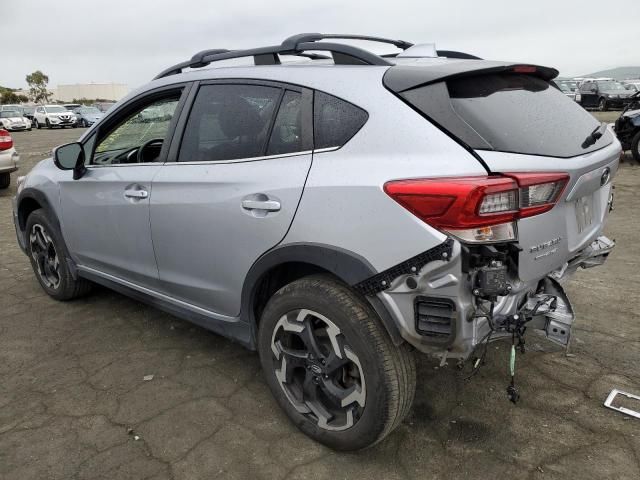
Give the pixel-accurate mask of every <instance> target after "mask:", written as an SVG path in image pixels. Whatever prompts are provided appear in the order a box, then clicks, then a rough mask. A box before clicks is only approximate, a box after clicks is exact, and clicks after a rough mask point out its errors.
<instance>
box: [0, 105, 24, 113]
mask: <svg viewBox="0 0 640 480" xmlns="http://www.w3.org/2000/svg"><path fill="white" fill-rule="evenodd" d="M4 110H12V111H14V112H20V115H23V114H24V107H23V106H22V105H13V104H7V105H0V112H2V111H4Z"/></svg>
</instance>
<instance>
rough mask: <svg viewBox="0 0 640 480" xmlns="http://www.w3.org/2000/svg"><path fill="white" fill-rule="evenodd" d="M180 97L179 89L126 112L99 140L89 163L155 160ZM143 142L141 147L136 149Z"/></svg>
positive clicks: (110, 163) (102, 163)
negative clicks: (120, 120)
mask: <svg viewBox="0 0 640 480" xmlns="http://www.w3.org/2000/svg"><path fill="white" fill-rule="evenodd" d="M179 99H180V94H179V93H176V94H173V95H172V96H170V97H168V98H162V99H156V100H154V101H153V102H151V103H148V104H146V105H145V106H143V107H141V108H139V109H138V110H136V111H135V112H134V113H133V114H129V115H127V116H126V117H125V118H124V119H123V121H122V122H121V123H120V124H118V125H117V126H116V127H115V128H114V129H112V130H111V131H110V132H109V133H108V134H107V135H106V136H105V137H102V138H101V139H100V140H99V142H98V145H97V146H96V150H95V154H94V156H93V161H92V162H91V163H93V164H98V165H112V164H113V165H115V164H121V163H138V162H143V163H147V162H153V161H155V160H156V159H157V158H158V157H159V156H160V151H161V150H162V144H163V142H164V140H165V138H166V137H167V132H168V130H169V124H170V123H171V119H172V118H173V114H174V113H175V110H176V107H177V106H178V101H179ZM154 140H155V141H154ZM143 146H144V150H143V151H139V150H140V148H141V147H143Z"/></svg>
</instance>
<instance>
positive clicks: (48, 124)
mask: <svg viewBox="0 0 640 480" xmlns="http://www.w3.org/2000/svg"><path fill="white" fill-rule="evenodd" d="M44 123H45V124H46V125H47V128H48V129H49V130H51V128H52V127H51V122H49V119H48V118H45V120H44Z"/></svg>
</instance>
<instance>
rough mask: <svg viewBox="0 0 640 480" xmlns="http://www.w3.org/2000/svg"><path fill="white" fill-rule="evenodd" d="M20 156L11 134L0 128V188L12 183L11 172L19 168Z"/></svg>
mask: <svg viewBox="0 0 640 480" xmlns="http://www.w3.org/2000/svg"><path fill="white" fill-rule="evenodd" d="M19 161H20V156H19V155H18V152H16V149H15V148H13V139H12V138H11V134H10V133H9V132H8V131H6V130H4V129H2V128H0V189H4V188H7V187H8V186H9V185H10V184H11V173H12V172H15V171H16V170H18V162H19Z"/></svg>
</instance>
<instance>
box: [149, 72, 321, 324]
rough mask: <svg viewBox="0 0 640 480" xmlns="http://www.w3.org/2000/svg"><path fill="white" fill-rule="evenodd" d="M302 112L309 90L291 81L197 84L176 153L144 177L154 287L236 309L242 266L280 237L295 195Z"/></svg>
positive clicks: (305, 153) (305, 163) (303, 161)
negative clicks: (149, 179) (148, 186)
mask: <svg viewBox="0 0 640 480" xmlns="http://www.w3.org/2000/svg"><path fill="white" fill-rule="evenodd" d="M311 108H312V95H311V92H310V91H308V90H305V89H300V88H296V87H289V86H281V85H278V84H268V83H264V82H262V83H255V82H254V83H249V82H248V83H242V84H230V83H226V84H222V83H212V84H206V85H202V86H200V88H199V90H198V93H197V96H196V98H195V100H194V104H193V107H192V109H191V112H190V114H189V118H188V120H187V122H186V127H185V129H184V134H183V137H182V143H181V145H180V148H179V151H176V158H174V159H171V158H169V159H168V162H167V163H166V164H165V166H164V167H162V169H161V170H160V172H159V173H158V175H157V176H156V177H155V178H154V180H153V196H152V198H151V228H152V238H153V244H154V247H155V251H156V257H157V261H158V270H159V275H160V281H161V285H162V288H163V292H164V293H166V294H168V295H171V296H172V297H174V298H177V299H179V300H182V301H186V302H188V303H190V304H192V305H195V306H197V307H200V308H204V309H206V310H209V311H213V312H215V313H217V314H219V315H223V316H229V317H234V316H237V315H238V314H239V312H240V296H241V295H240V294H241V291H242V286H243V282H244V279H245V276H246V274H247V272H248V271H249V268H250V267H251V265H252V264H253V263H254V262H255V261H256V260H257V259H258V258H259V257H260V256H261V255H262V254H263V253H264V252H266V251H267V250H269V249H270V248H272V247H274V246H275V245H277V244H278V243H279V242H280V241H281V240H282V238H284V236H285V234H286V232H287V230H288V228H289V226H290V225H291V222H292V220H293V217H294V214H295V211H296V208H297V206H298V202H299V201H300V197H301V195H302V190H303V188H304V183H305V179H306V177H307V173H308V171H309V168H310V166H311V149H312V131H311V130H312V120H311ZM172 149H173V146H172Z"/></svg>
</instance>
